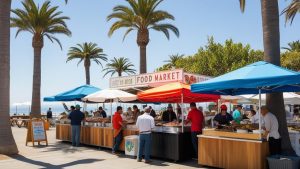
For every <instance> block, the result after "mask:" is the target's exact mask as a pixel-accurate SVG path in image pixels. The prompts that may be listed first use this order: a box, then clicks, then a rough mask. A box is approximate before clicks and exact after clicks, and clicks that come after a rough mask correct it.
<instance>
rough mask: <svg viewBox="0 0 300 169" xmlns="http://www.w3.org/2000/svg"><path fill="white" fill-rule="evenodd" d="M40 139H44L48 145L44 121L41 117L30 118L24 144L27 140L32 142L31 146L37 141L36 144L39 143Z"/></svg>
mask: <svg viewBox="0 0 300 169" xmlns="http://www.w3.org/2000/svg"><path fill="white" fill-rule="evenodd" d="M42 141H45V142H46V145H47V146H48V139H47V133H46V128H45V121H44V120H42V119H34V120H30V121H29V123H28V127H27V138H26V146H27V144H28V142H32V146H34V143H35V142H38V145H40V142H42Z"/></svg>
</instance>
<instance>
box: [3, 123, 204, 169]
mask: <svg viewBox="0 0 300 169" xmlns="http://www.w3.org/2000/svg"><path fill="white" fill-rule="evenodd" d="M12 129H13V134H14V137H15V140H16V142H17V145H18V148H19V151H20V153H19V155H16V156H12V157H7V156H3V155H0V168H1V169H20V168H24V169H37V168H53V169H61V168H86V169H93V168H97V169H138V168H141V169H149V168H151V169H152V168H153V169H155V168H166V169H193V168H200V166H199V165H198V164H197V161H196V160H191V161H186V162H183V163H171V162H165V161H161V160H157V159H155V160H153V163H151V164H145V163H144V162H137V161H136V160H135V159H131V158H128V157H126V156H125V155H120V156H116V155H112V154H111V153H110V150H107V149H102V150H99V149H98V148H96V147H79V148H73V147H72V146H71V145H70V144H69V143H63V142H60V141H57V140H56V139H55V129H50V130H49V131H48V132H47V136H48V142H49V146H47V147H46V146H39V147H32V144H29V146H25V139H26V132H27V130H26V129H25V128H17V127H13V128H12Z"/></svg>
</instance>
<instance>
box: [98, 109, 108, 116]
mask: <svg viewBox="0 0 300 169" xmlns="http://www.w3.org/2000/svg"><path fill="white" fill-rule="evenodd" d="M99 114H100V117H102V118H106V117H107V114H106V112H105V111H104V110H103V108H102V107H99Z"/></svg>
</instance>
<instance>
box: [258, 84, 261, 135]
mask: <svg viewBox="0 0 300 169" xmlns="http://www.w3.org/2000/svg"><path fill="white" fill-rule="evenodd" d="M258 93H259V101H258V106H259V107H258V115H259V116H258V120H259V122H258V124H259V132H260V135H259V139H261V89H259V90H258Z"/></svg>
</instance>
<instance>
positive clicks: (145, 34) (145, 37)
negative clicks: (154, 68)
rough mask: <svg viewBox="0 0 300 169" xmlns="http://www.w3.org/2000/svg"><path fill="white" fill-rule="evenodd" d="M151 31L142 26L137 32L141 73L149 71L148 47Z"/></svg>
mask: <svg viewBox="0 0 300 169" xmlns="http://www.w3.org/2000/svg"><path fill="white" fill-rule="evenodd" d="M149 41H150V40H149V31H148V29H146V28H141V29H139V30H138V33H137V40H136V42H137V44H138V45H139V47H140V73H147V52H146V48H147V45H148V43H149Z"/></svg>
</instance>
